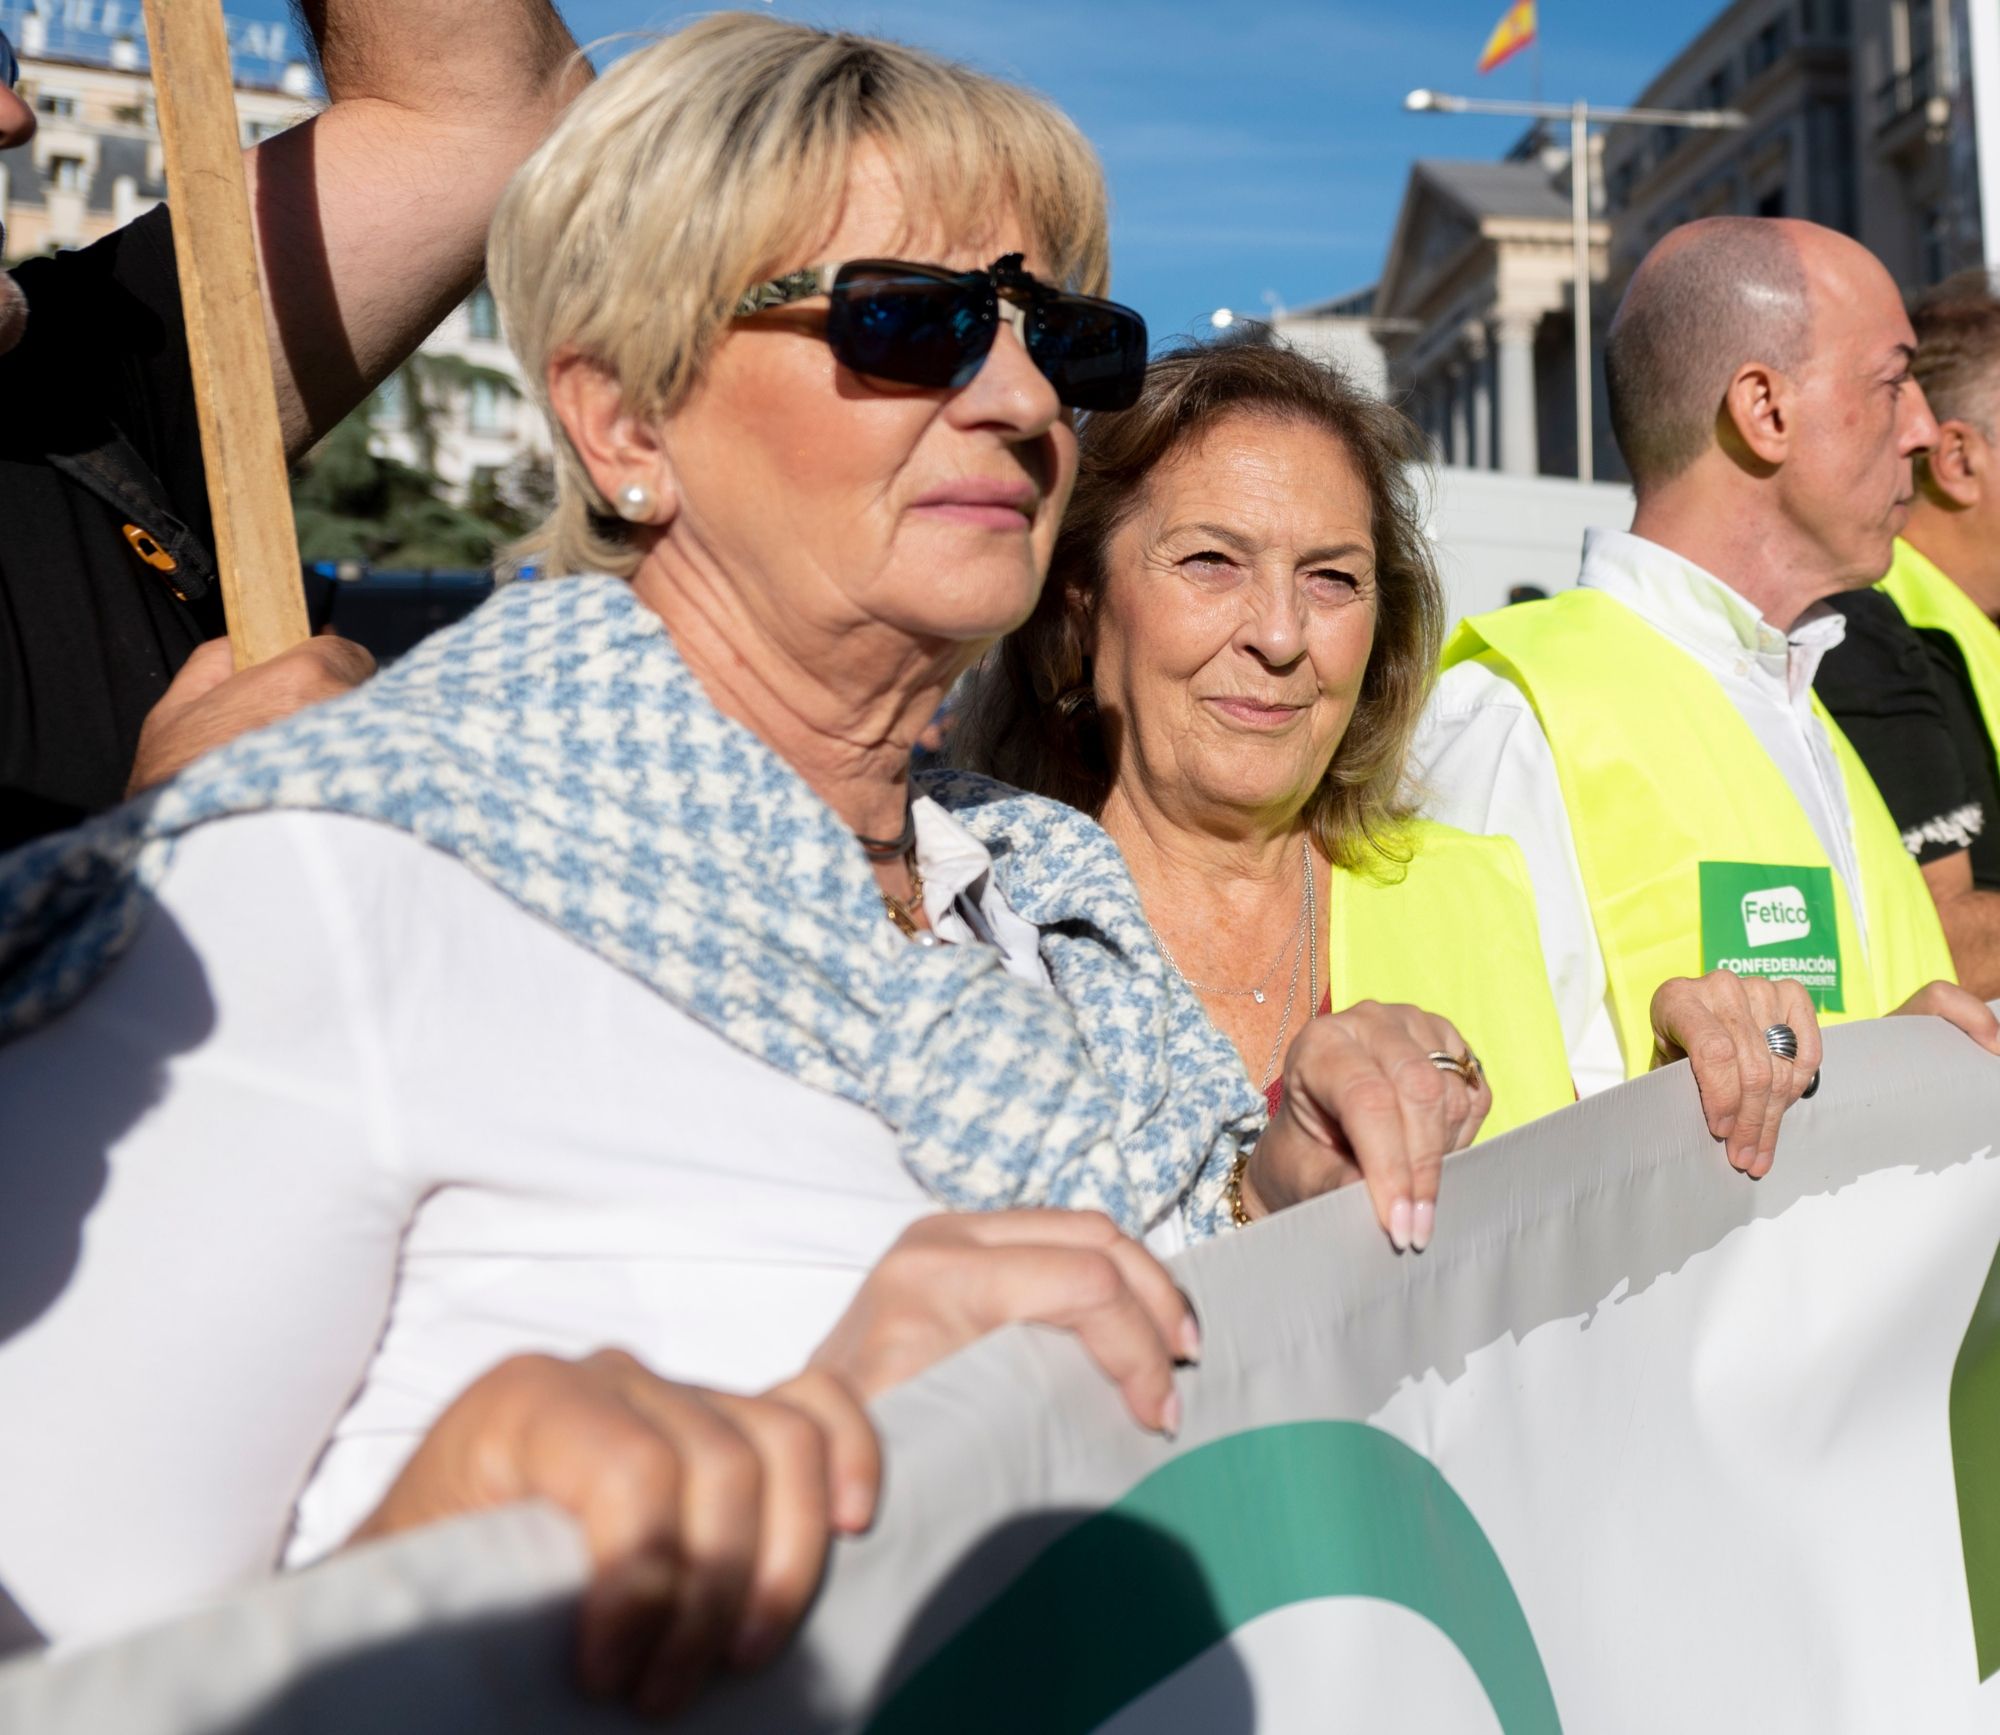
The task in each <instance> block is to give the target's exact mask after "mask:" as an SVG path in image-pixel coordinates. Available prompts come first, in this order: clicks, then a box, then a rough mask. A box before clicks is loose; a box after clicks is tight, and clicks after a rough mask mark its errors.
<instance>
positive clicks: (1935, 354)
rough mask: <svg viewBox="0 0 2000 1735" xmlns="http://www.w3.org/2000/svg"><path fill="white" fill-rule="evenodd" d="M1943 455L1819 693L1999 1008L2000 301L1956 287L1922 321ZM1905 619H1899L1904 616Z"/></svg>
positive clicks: (1962, 964)
mask: <svg viewBox="0 0 2000 1735" xmlns="http://www.w3.org/2000/svg"><path fill="white" fill-rule="evenodd" d="M1911 323H1912V324H1913V325H1914V327H1915V328H1916V333H1917V356H1916V360H1915V362H1914V364H1913V366H1912V372H1913V374H1914V376H1915V378H1916V380H1917V381H1918V383H1919V384H1920V385H1921V386H1922V387H1923V389H1924V393H1925V396H1926V397H1927V398H1928V399H1929V400H1930V405H1931V410H1932V413H1933V415H1934V416H1935V418H1936V420H1937V423H1938V433H1939V437H1938V443H1937V445H1936V447H1935V448H1934V449H1933V450H1932V451H1931V452H1930V453H1928V454H1927V455H1926V456H1925V457H1923V458H1921V459H1919V460H1918V464H1917V499H1916V501H1915V504H1914V506H1913V508H1912V510H1911V515H1910V522H1909V525H1908V527H1907V528H1906V530H1905V531H1904V535H1903V538H1902V540H1901V541H1899V542H1898V544H1897V547H1896V564H1895V566H1894V567H1893V568H1892V569H1891V572H1890V574H1889V577H1888V578H1887V579H1886V580H1885V581H1884V584H1883V585H1882V586H1881V587H1880V588H1878V589H1875V590H1868V591H1861V592H1858V593H1850V594H1849V595H1847V596H1845V597H1839V598H1836V599H1834V603H1833V606H1834V607H1836V608H1838V609H1839V610H1840V611H1841V613H1842V614H1844V615H1845V616H1846V617H1847V638H1846V641H1845V643H1844V644H1842V646H1841V647H1840V649H1839V650H1837V651H1835V652H1834V653H1833V654H1832V655H1830V656H1829V657H1827V659H1826V660H1825V662H1823V663H1822V664H1821V666H1820V674H1819V678H1818V681H1817V682H1816V686H1817V690H1818V692H1819V695H1820V697H1821V699H1822V700H1824V701H1825V703H1826V705H1827V708H1828V709H1829V710H1830V711H1832V713H1833V715H1834V717H1835V718H1836V720H1837V721H1838V722H1839V723H1840V725H1841V727H1842V728H1843V729H1844V730H1846V732H1847V735H1848V738H1849V739H1850V740H1851V741H1852V742H1853V743H1854V747H1855V750H1856V752H1858V753H1859V754H1860V755H1861V758H1862V760H1863V762H1864V763H1865V764H1866V765H1867V767H1868V770H1869V773H1870V775H1871V776H1873V778H1874V779H1875V783H1876V786H1877V787H1878V788H1879V789H1880V790H1881V792H1882V797H1883V799H1884V800H1885V801H1886V802H1887V803H1888V805H1889V811H1890V812H1891V813H1892V814H1893V815H1894V816H1895V819H1896V823H1897V825H1898V826H1900V827H1901V828H1902V832H1903V841H1904V843H1905V844H1906V845H1908V847H1909V850H1910V853H1911V854H1912V855H1914V856H1915V857H1916V858H1917V860H1918V862H1919V863H1920V864H1921V865H1922V867H1923V871H1924V878H1925V880H1926V881H1927V882H1928V883H1929V885H1930V888H1931V895H1932V896H1933V897H1934V898H1935V899H1936V900H1937V906H1938V914H1939V916H1940V917H1941V918H1942V920H1943V922H1944V930H1945V937H1946V938H1947V939H1948V940H1949V941H1950V943H1951V951H1952V960H1953V962H1954V963H1955V964H1956V966H1957V968H1958V974H1959V979H1960V980H1961V981H1962V982H1963V983H1964V984H1965V985H1966V986H1967V987H1968V988H1970V989H1972V990H1973V991H1974V992H1975V993H1977V994H1980V995H1982V996H1984V997H1986V998H1988V999H1992V998H1995V997H1996V996H2000V762H1996V758H1995V746H1994V743H1995V733H1996V729H2000V714H1996V713H2000V627H1996V626H1995V625H1994V624H1993V619H1994V617H1995V615H1996V614H2000V441H1996V437H1995V436H1996V417H2000V298H1996V297H1995V295H1994V294H1993V291H1992V288H1991V286H1990V285H1989V284H1988V283H1987V281H1986V280H1985V279H1984V277H1983V276H1979V277H1973V278H1969V279H1968V278H1956V279H1953V280H1952V281H1951V282H1950V283H1947V284H1945V285H1943V286H1942V287H1940V288H1939V289H1938V290H1936V291H1934V292H1933V293H1932V294H1931V295H1930V296H1928V297H1926V298H1925V300H1924V301H1923V302H1922V303H1920V304H1919V305H1918V306H1917V307H1916V308H1915V309H1913V310H1912V313H1911ZM1899 605H1900V606H1899Z"/></svg>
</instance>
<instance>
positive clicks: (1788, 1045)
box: [1764, 1024, 1799, 1060]
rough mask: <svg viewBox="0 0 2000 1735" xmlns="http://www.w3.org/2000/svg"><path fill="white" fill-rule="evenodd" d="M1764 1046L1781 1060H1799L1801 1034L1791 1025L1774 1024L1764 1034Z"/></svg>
mask: <svg viewBox="0 0 2000 1735" xmlns="http://www.w3.org/2000/svg"><path fill="white" fill-rule="evenodd" d="M1764 1046H1765V1047H1766V1048H1768V1049H1769V1050H1770V1051H1771V1052H1772V1053H1773V1054H1775V1055H1776V1056H1777V1057H1778V1058H1779V1059H1780V1060H1797V1059H1798V1057H1799V1033H1798V1032H1797V1031H1796V1030H1794V1029H1793V1028H1792V1027H1791V1026H1790V1025H1789V1024H1774V1025H1772V1026H1771V1028H1770V1029H1769V1030H1767V1031H1765V1032H1764Z"/></svg>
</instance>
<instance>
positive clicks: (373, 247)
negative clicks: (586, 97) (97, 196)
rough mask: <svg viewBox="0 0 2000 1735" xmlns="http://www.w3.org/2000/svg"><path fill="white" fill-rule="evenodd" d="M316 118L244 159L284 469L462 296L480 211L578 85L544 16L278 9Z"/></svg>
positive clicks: (429, 9) (575, 66) (318, 5)
mask: <svg viewBox="0 0 2000 1735" xmlns="http://www.w3.org/2000/svg"><path fill="white" fill-rule="evenodd" d="M294 10H295V12H296V13H297V14H298V16H299V19H300V22H301V23H302V24H303V25H304V27H305V28H306V30H307V31H308V32H309V33H310V35H311V38H312V40H313V42H314V43H315V44H316V46H317V49H318V54H319V62H320V68H321V72H322V75H323V77H324V78H325V81H326V90H327V98H328V106H327V108H326V110H325V112H324V113H322V114H319V115H317V116H315V117H314V118H313V119H312V120H310V121H308V122H306V123H305V124H304V125H301V126H298V127H295V128H293V129H292V130H291V131H290V132H287V133H282V134H280V135H279V136H278V137H276V138H273V139H268V140H266V141H265V142H264V143H263V144H261V145H259V146H257V147H256V148H255V149H254V150H252V151H250V152H248V153H247V156H248V173H249V180H250V203H251V209H252V211H253V213H254V215H255V217H256V221H257V231H258V239H259V244H260V247H261V250H262V254H263V264H264V288H265V294H266V297H267V300H268V303H269V309H270V326H271V352H272V354H271V359H272V363H273V366H274V368H275V370H276V374H277V383H278V409H279V414H280V416H281V418H282V420H283V424H284V431H285V445H286V449H287V451H288V453H289V454H290V456H291V457H293V458H295V459H296V458H298V457H300V456H302V455H303V454H304V453H305V451H306V450H307V449H308V448H309V447H310V446H311V445H312V444H313V442H314V441H315V440H317V439H319V438H320V437H321V436H322V435H324V434H325V433H326V432H327V431H328V430H329V429H331V428H332V427H333V425H334V424H335V423H336V422H338V421H339V420H340V419H341V417H343V416H345V415H346V414H347V413H348V412H349V411H350V410H352V409H353V408H354V407H355V406H356V405H357V404H359V403H360V402H361V401H362V399H363V398H365V397H366V396H367V395H368V393H369V392H370V391H372V390H373V389H374V388H375V386H376V385H377V384H378V383H379V382H380V381H381V379H382V378H383V377H384V376H385V375H386V374H388V373H389V372H390V371H391V370H392V369H393V368H395V367H396V366H398V365H399V364H400V363H401V362H402V360H403V359H404V358H405V357H406V356H407V355H408V354H409V353H410V351H411V350H413V349H414V348H416V346H417V344H418V343H419V342H421V341H422V339H423V338H424V337H425V335H426V334H427V333H429V332H430V331H431V330H432V329H433V328H434V327H435V326H436V325H437V323H438V322H439V321H440V320H441V319H443V318H444V316H445V315H446V314H447V313H449V312H450V311H451V310H452V308H454V307H455V306H457V305H458V303H459V302H461V301H462V300H464V298H465V297H466V296H467V295H468V294H470V293H471V291H472V289H473V287H474V285H476V284H477V283H478V281H479V279H480V276H481V274H482V272H483V269H484V261H485V251H486V233H487V229H488V227H489V225H490V224H491V222H492V217H493V211H494V207H495V205H496V204H497V203H498V202H499V197H500V193H501V190H502V189H503V188H504V187H505V186H506V184H507V181H508V179H509V177H511V176H512V174H513V173H514V171H515V169H517V168H518V167H519V166H520V165H521V163H522V162H524V161H525V160H526V158H527V157H528V155H529V153H530V152H531V151H533V149H534V148H535V146H536V145H537V144H539V143H540V142H541V140H542V139H543V138H544V137H545V136H547V134H548V131H549V129H550V127H551V126H552V125H553V124H554V122H555V119H556V117H557V116H558V115H559V114H560V113H561V112H562V109H563V107H564V106H565V105H566V104H567V103H568V102H569V100H570V99H571V98H572V97H573V96H575V95H576V93H577V92H578V91H579V90H581V89H582V88H583V87H584V85H585V84H586V83H588V81H589V79H590V76H591V75H590V69H589V66H588V64H587V63H586V62H584V61H583V60H582V58H581V56H579V55H578V53H577V51H576V44H575V42H574V41H573V40H572V39H571V37H570V34H569V31H568V30H567V29H566V28H565V27H564V25H563V22H562V19H561V18H560V17H559V16H558V14H557V12H556V10H555V7H554V6H553V5H552V4H551V3H550V0H294Z"/></svg>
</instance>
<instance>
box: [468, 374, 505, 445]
mask: <svg viewBox="0 0 2000 1735" xmlns="http://www.w3.org/2000/svg"><path fill="white" fill-rule="evenodd" d="M506 406H507V394H506V393H505V392H503V391H502V390H501V389H500V387H499V386H498V385H497V384H495V383H494V382H493V381H492V380H487V379H478V380H474V381H473V382H472V431H473V432H474V433H475V434H502V433H505V432H506V431H507V412H506Z"/></svg>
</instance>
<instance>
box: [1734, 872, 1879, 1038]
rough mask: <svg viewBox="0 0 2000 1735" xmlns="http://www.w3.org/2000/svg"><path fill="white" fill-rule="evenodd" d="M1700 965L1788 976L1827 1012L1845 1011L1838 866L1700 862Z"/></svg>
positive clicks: (1755, 974) (1759, 974) (1744, 974)
mask: <svg viewBox="0 0 2000 1735" xmlns="http://www.w3.org/2000/svg"><path fill="white" fill-rule="evenodd" d="M1701 960H1702V962H1701V967H1702V968H1703V969H1704V970H1733V971H1735V972H1736V974H1737V975H1739V976H1764V977H1773V976H1790V977H1792V978H1793V979H1795V980H1796V981H1799V982H1802V983H1804V984H1805V987H1806V991H1807V992H1808V993H1809V994H1811V996H1812V1003H1813V1005H1815V1006H1816V1007H1818V1008H1819V1009H1820V1011H1822V1012H1844V1011H1846V1010H1847V1007H1846V1005H1845V1003H1844V1002H1843V1000H1842V998H1841V987H1840V922H1839V917H1838V915H1837V914H1836V905H1835V904H1834V901H1833V870H1832V869H1831V868H1823V867H1778V866H1773V865H1772V864H1771V863H1769V862H1750V861H1705V862H1703V863H1702V864H1701Z"/></svg>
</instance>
